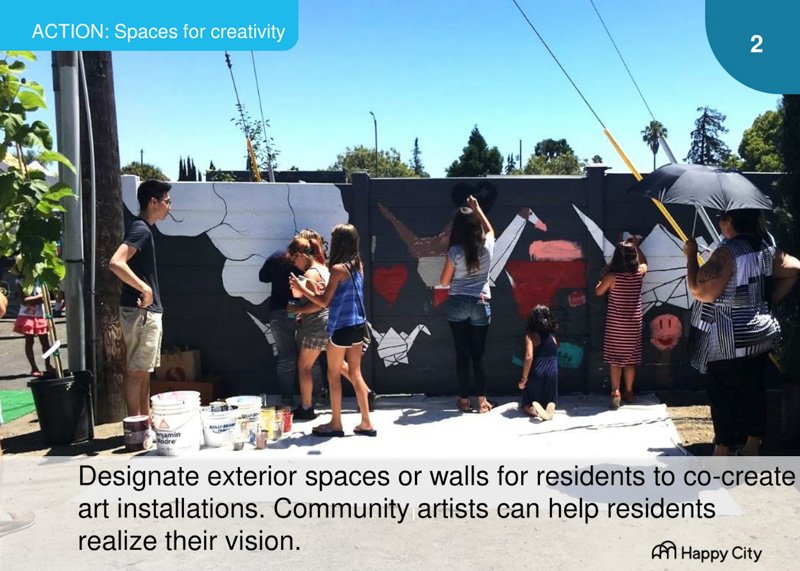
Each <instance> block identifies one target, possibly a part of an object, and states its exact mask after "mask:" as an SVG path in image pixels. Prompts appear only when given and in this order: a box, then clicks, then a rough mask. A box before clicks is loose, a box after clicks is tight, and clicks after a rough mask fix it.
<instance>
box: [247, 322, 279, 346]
mask: <svg viewBox="0 0 800 571" xmlns="http://www.w3.org/2000/svg"><path fill="white" fill-rule="evenodd" d="M247 315H249V316H250V319H252V320H253V323H255V324H256V325H257V326H258V328H259V329H260V330H261V333H263V334H264V337H265V338H266V339H267V344H268V345H269V346H270V347H272V354H273V355H274V356H276V357H277V356H278V347H277V346H276V345H275V336H274V335H273V334H272V327H270V325H269V323H261V321H259V319H258V318H257V317H256V316H254V315H253V314H252V313H250V312H249V311H248V312H247Z"/></svg>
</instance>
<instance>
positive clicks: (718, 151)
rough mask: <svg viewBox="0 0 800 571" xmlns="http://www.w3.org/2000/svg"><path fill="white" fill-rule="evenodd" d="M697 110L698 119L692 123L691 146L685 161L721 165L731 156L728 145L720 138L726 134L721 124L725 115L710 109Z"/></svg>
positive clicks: (726, 130) (699, 108) (700, 108)
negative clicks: (693, 127) (693, 126)
mask: <svg viewBox="0 0 800 571" xmlns="http://www.w3.org/2000/svg"><path fill="white" fill-rule="evenodd" d="M697 110H698V111H699V112H700V117H698V118H697V120H696V121H695V122H694V125H695V129H694V131H692V134H691V137H692V144H691V146H690V147H689V154H688V155H687V156H686V160H687V161H689V162H690V163H694V164H697V165H721V164H723V163H724V162H725V161H726V160H727V159H728V157H729V156H730V154H731V150H730V149H729V148H728V145H726V144H725V143H724V142H723V141H722V139H721V138H720V137H721V136H722V135H724V134H725V133H727V132H728V129H727V127H725V125H724V124H723V123H725V115H723V114H722V113H720V112H719V111H717V110H716V109H711V108H710V107H698V108H697Z"/></svg>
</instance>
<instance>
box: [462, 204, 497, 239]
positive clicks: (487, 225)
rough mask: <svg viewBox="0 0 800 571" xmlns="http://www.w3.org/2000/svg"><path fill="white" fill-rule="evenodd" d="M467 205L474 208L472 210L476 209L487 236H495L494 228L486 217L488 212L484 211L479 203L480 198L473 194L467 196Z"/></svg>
mask: <svg viewBox="0 0 800 571" xmlns="http://www.w3.org/2000/svg"><path fill="white" fill-rule="evenodd" d="M467 206H469V207H470V208H472V210H474V211H475V213H476V214H477V215H478V218H479V219H480V221H481V228H483V233H484V234H486V237H487V238H489V237H492V238H494V228H492V225H491V223H490V222H489V219H488V218H486V214H484V213H483V210H482V209H481V205H480V204H479V203H478V199H477V198H475V197H474V196H472V195H470V196H468V197H467Z"/></svg>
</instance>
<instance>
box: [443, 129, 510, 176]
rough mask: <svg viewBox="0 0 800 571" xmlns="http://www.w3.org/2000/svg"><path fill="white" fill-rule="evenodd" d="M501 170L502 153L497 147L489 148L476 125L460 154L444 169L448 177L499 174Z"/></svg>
mask: <svg viewBox="0 0 800 571" xmlns="http://www.w3.org/2000/svg"><path fill="white" fill-rule="evenodd" d="M502 170H503V155H501V154H500V151H499V150H498V148H497V147H492V148H491V149H490V148H489V145H487V144H486V139H484V138H483V135H481V132H480V131H479V130H478V126H477V125H475V127H473V128H472V132H471V133H470V135H469V139H468V140H467V146H466V147H464V148H463V149H462V151H461V156H460V157H459V158H458V160H455V161H453V163H452V164H451V165H450V166H449V167H447V169H446V171H447V176H449V177H457V176H460V177H467V176H486V175H487V174H500V172H501V171H502Z"/></svg>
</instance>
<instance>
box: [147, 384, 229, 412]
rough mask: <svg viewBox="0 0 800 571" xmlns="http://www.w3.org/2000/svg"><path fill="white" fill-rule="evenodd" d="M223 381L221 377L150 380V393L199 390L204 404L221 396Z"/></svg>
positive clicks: (201, 401)
mask: <svg viewBox="0 0 800 571" xmlns="http://www.w3.org/2000/svg"><path fill="white" fill-rule="evenodd" d="M221 387H222V383H220V382H219V379H213V380H209V381H202V380H197V381H161V380H155V381H150V394H151V395H157V394H159V393H168V392H172V391H197V392H199V393H200V403H201V404H202V405H203V406H206V405H208V403H210V402H211V401H213V400H215V399H216V398H217V397H219V396H221V390H220V389H221Z"/></svg>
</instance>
